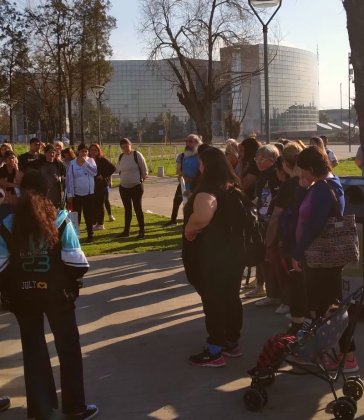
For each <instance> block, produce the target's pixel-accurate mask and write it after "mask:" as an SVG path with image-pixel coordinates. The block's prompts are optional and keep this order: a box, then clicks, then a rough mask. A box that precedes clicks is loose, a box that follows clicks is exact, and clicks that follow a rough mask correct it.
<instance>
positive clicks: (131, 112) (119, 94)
mask: <svg viewBox="0 0 364 420" xmlns="http://www.w3.org/2000/svg"><path fill="white" fill-rule="evenodd" d="M111 63H112V66H113V77H112V79H111V81H110V82H109V83H107V85H106V87H105V93H104V99H105V102H104V103H105V104H106V105H107V106H108V107H109V108H110V109H111V111H112V113H113V115H114V117H116V118H117V119H118V120H119V124H120V130H121V132H122V134H124V135H128V136H131V137H134V138H135V137H137V136H141V137H142V138H144V137H145V135H146V134H147V132H149V131H150V132H151V133H150V135H152V136H154V137H155V138H157V137H159V138H161V137H163V136H164V133H165V131H169V132H171V135H173V137H180V136H181V137H183V135H184V133H185V132H186V131H188V130H192V128H193V126H192V122H191V119H190V117H189V115H188V113H187V111H186V109H185V108H184V107H183V106H182V105H181V104H180V102H179V100H178V98H177V94H176V90H175V89H174V87H173V84H172V83H171V81H170V80H172V75H171V72H170V69H169V66H168V64H167V63H166V62H165V61H163V60H161V61H158V62H157V63H156V64H154V65H150V64H148V62H147V61H145V60H112V61H111Z"/></svg>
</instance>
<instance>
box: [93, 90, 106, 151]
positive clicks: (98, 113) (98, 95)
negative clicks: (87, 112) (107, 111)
mask: <svg viewBox="0 0 364 420" xmlns="http://www.w3.org/2000/svg"><path fill="white" fill-rule="evenodd" d="M91 90H92V92H93V94H94V95H95V98H96V102H97V142H98V143H99V144H100V145H101V96H102V94H103V93H104V90H105V86H102V85H95V86H92V87H91Z"/></svg>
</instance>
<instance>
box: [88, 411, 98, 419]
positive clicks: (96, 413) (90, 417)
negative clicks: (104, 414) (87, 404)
mask: <svg viewBox="0 0 364 420" xmlns="http://www.w3.org/2000/svg"><path fill="white" fill-rule="evenodd" d="M98 415H99V409H97V410H96V411H95V412H94V413H93V414H91V416H88V417H86V418H85V420H88V419H94V418H95V417H97V416H98Z"/></svg>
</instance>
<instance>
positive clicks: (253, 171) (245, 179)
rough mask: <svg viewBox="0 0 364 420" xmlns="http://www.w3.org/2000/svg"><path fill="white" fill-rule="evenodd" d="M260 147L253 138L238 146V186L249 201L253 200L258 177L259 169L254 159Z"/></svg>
mask: <svg viewBox="0 0 364 420" xmlns="http://www.w3.org/2000/svg"><path fill="white" fill-rule="evenodd" d="M260 146H261V143H260V142H259V141H258V140H257V139H256V138H255V137H248V138H247V139H245V140H243V141H242V142H241V143H240V145H239V160H240V162H241V175H240V184H241V188H242V190H243V191H244V192H245V194H246V195H247V196H248V197H249V198H250V199H251V200H253V199H254V198H255V184H256V182H257V178H258V176H259V169H258V167H257V164H256V162H255V160H254V159H255V155H256V153H257V151H258V149H259V147H260Z"/></svg>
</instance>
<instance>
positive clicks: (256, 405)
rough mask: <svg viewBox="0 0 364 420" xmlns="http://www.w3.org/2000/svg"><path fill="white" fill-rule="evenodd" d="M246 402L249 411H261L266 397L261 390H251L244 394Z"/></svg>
mask: <svg viewBox="0 0 364 420" xmlns="http://www.w3.org/2000/svg"><path fill="white" fill-rule="evenodd" d="M266 401H267V398H266ZM266 401H265V402H266ZM244 402H245V406H246V408H247V409H248V410H249V411H259V410H260V409H261V408H262V407H263V405H264V396H263V395H262V392H261V390H260V389H257V388H250V389H248V391H246V393H245V394H244Z"/></svg>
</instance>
